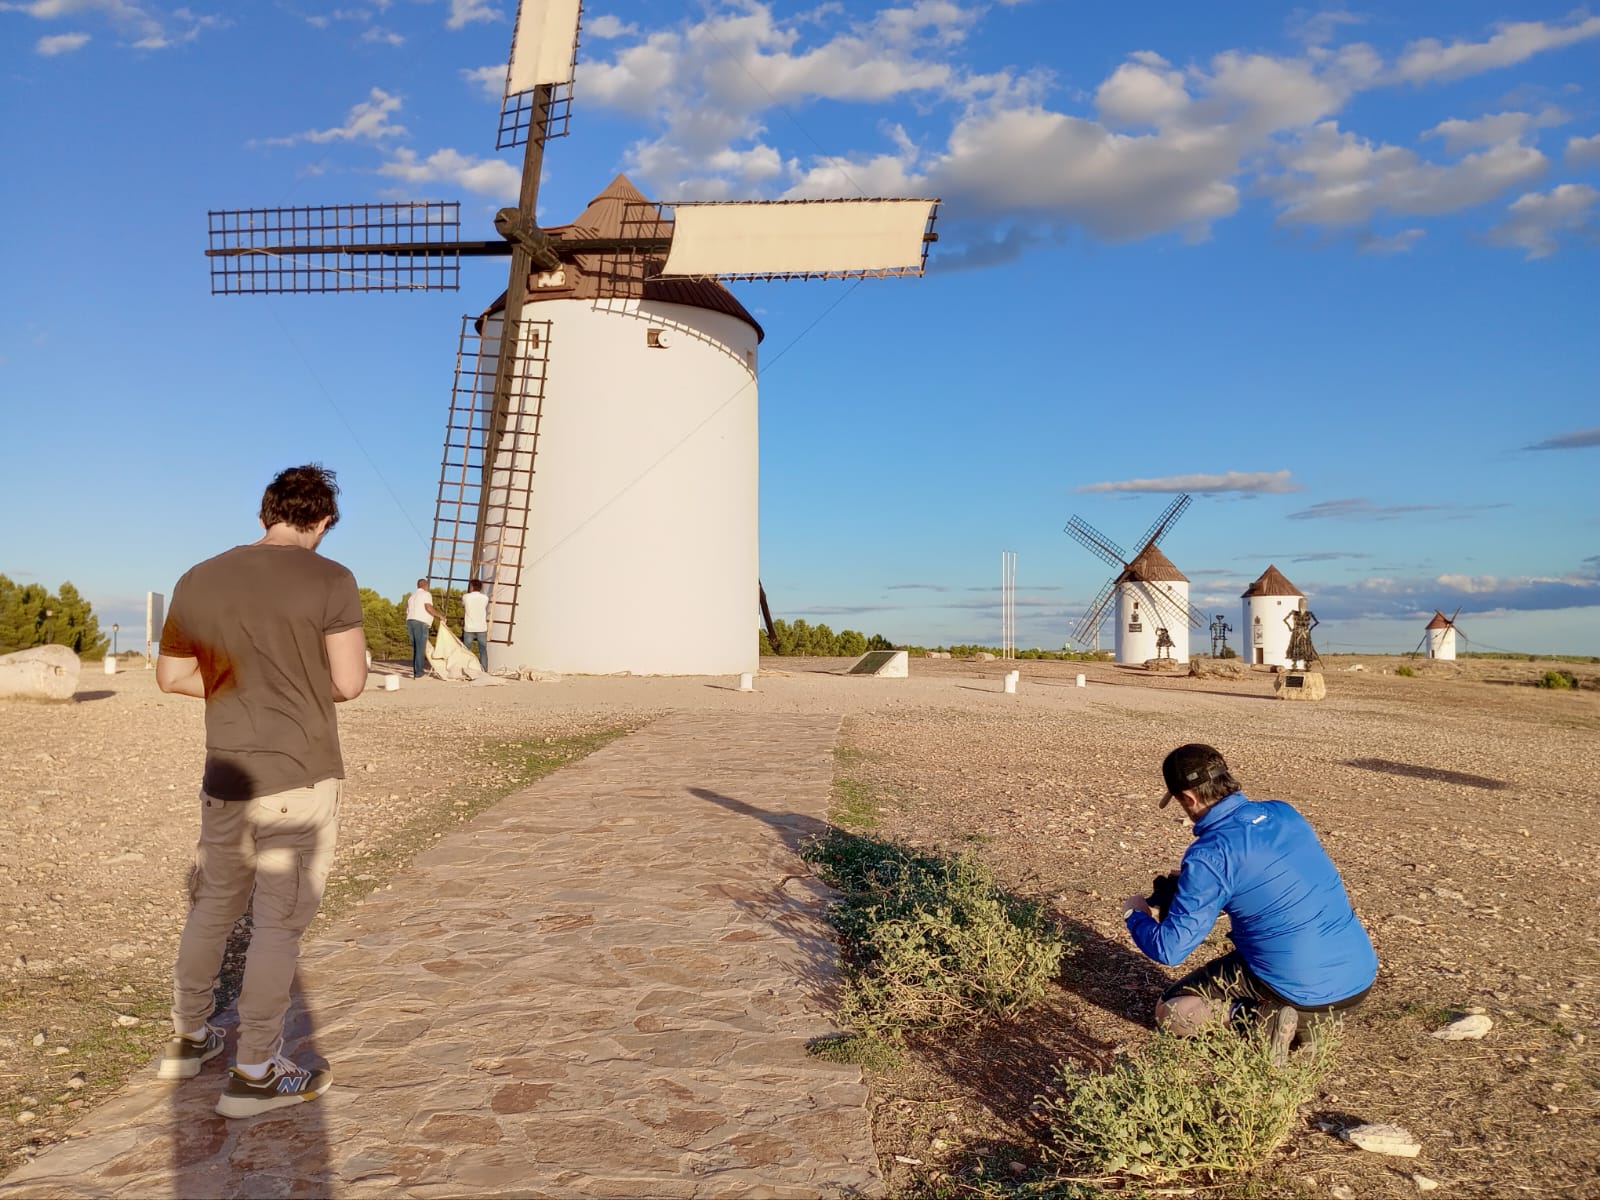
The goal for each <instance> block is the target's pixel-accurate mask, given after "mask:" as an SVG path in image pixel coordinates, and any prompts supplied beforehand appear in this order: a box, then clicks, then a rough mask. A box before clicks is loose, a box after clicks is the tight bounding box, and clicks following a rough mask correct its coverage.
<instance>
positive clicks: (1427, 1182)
mask: <svg viewBox="0 0 1600 1200" xmlns="http://www.w3.org/2000/svg"><path fill="white" fill-rule="evenodd" d="M1411 1182H1412V1183H1414V1184H1415V1185H1416V1187H1417V1191H1419V1192H1431V1191H1433V1189H1434V1188H1436V1187H1438V1186H1439V1181H1438V1180H1437V1179H1429V1178H1428V1177H1427V1176H1426V1175H1416V1174H1413V1175H1412V1176H1411Z"/></svg>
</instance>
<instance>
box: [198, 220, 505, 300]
mask: <svg viewBox="0 0 1600 1200" xmlns="http://www.w3.org/2000/svg"><path fill="white" fill-rule="evenodd" d="M207 216H208V218H209V221H210V230H209V232H210V244H209V246H208V247H207V249H206V257H207V258H209V259H210V260H211V292H212V294H213V295H244V294H251V293H254V294H261V293H282V292H437V291H450V292H453V291H456V290H457V289H458V288H459V286H460V266H461V256H462V255H463V254H466V255H475V254H505V253H507V252H508V251H507V249H505V248H502V247H503V245H504V244H503V243H501V244H500V245H493V244H490V243H485V242H474V243H464V242H461V241H460V240H459V237H460V233H461V205H460V204H459V203H458V202H456V201H454V200H450V201H428V202H421V201H419V202H416V203H399V204H326V205H315V206H311V207H304V208H225V209H212V210H211V211H210V212H209V213H208V214H207Z"/></svg>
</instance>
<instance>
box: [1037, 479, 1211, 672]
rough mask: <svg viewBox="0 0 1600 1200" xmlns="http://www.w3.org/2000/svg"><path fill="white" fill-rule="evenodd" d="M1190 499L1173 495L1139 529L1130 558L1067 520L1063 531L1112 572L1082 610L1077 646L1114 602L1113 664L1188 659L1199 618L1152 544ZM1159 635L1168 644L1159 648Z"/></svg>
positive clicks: (1178, 576)
mask: <svg viewBox="0 0 1600 1200" xmlns="http://www.w3.org/2000/svg"><path fill="white" fill-rule="evenodd" d="M1191 499H1192V497H1190V496H1187V495H1184V496H1179V497H1178V498H1177V499H1176V500H1174V501H1173V502H1172V503H1171V504H1169V505H1168V506H1167V508H1166V511H1165V512H1163V513H1162V514H1161V515H1160V516H1159V517H1157V518H1156V520H1155V523H1154V524H1153V525H1151V526H1150V528H1149V529H1148V530H1146V531H1145V535H1144V537H1143V538H1142V539H1141V540H1140V542H1139V549H1138V551H1137V552H1135V553H1134V555H1133V556H1132V557H1131V558H1130V557H1129V556H1128V555H1127V554H1126V553H1124V552H1123V550H1122V548H1121V547H1120V546H1118V545H1117V544H1116V543H1115V542H1113V541H1112V540H1111V539H1110V538H1108V537H1106V536H1105V535H1104V534H1103V533H1101V532H1100V531H1099V530H1097V529H1095V528H1094V526H1092V525H1090V524H1089V523H1088V522H1086V521H1084V520H1083V519H1082V518H1081V517H1077V516H1074V517H1073V518H1072V519H1071V520H1070V521H1068V522H1067V528H1066V532H1067V533H1068V534H1069V535H1071V536H1072V538H1073V539H1074V540H1076V541H1077V542H1079V543H1080V544H1082V545H1083V546H1085V547H1086V548H1087V549H1088V550H1089V551H1090V552H1091V553H1093V554H1095V555H1096V556H1098V557H1099V558H1102V559H1104V560H1105V561H1106V562H1108V563H1110V564H1111V565H1112V566H1113V567H1116V568H1118V574H1116V575H1113V576H1112V577H1111V578H1110V579H1109V580H1108V581H1107V582H1106V584H1105V586H1104V587H1102V588H1101V589H1100V592H1099V594H1098V595H1097V596H1095V598H1094V601H1093V602H1092V603H1091V604H1090V605H1089V608H1088V611H1087V612H1085V613H1084V615H1083V618H1082V619H1081V620H1080V621H1079V622H1078V625H1077V628H1076V629H1075V630H1074V631H1073V635H1072V639H1073V641H1074V643H1075V644H1077V645H1079V646H1081V645H1083V644H1084V643H1085V642H1087V641H1089V640H1090V639H1091V638H1095V637H1097V636H1098V633H1099V629H1100V624H1101V622H1102V621H1104V620H1105V616H1106V613H1107V612H1108V611H1109V610H1110V606H1111V600H1112V598H1113V597H1115V599H1116V602H1117V603H1116V608H1117V637H1116V647H1117V649H1116V661H1117V662H1119V663H1142V662H1145V661H1146V660H1147V659H1152V658H1164V657H1168V658H1171V659H1173V660H1174V661H1175V662H1180V663H1184V662H1188V661H1189V631H1190V629H1204V628H1205V626H1206V620H1205V616H1204V615H1203V614H1201V613H1197V612H1195V611H1194V610H1193V609H1191V608H1190V607H1189V581H1188V579H1186V578H1185V577H1184V574H1183V572H1182V571H1180V570H1178V568H1177V567H1175V566H1174V565H1173V563H1172V560H1171V559H1169V558H1168V557H1167V556H1166V555H1165V554H1163V553H1162V552H1161V551H1160V549H1158V547H1157V543H1159V542H1160V541H1161V539H1162V538H1163V537H1165V536H1166V535H1167V532H1168V531H1169V530H1170V529H1171V528H1172V526H1173V525H1174V524H1176V523H1177V520H1178V518H1179V517H1181V516H1182V515H1183V514H1184V511H1185V510H1186V509H1187V508H1188V507H1189V504H1190V501H1191ZM1163 632H1165V633H1166V635H1167V637H1168V638H1169V639H1170V641H1171V645H1170V646H1166V647H1163V646H1162V645H1161V634H1162V633H1163Z"/></svg>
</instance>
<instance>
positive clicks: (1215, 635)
mask: <svg viewBox="0 0 1600 1200" xmlns="http://www.w3.org/2000/svg"><path fill="white" fill-rule="evenodd" d="M1232 628H1233V626H1232V625H1229V624H1228V622H1227V621H1226V620H1224V619H1223V616H1222V614H1221V613H1218V614H1217V619H1216V620H1214V621H1212V622H1211V657H1212V658H1227V657H1228V631H1229V630H1231V629H1232Z"/></svg>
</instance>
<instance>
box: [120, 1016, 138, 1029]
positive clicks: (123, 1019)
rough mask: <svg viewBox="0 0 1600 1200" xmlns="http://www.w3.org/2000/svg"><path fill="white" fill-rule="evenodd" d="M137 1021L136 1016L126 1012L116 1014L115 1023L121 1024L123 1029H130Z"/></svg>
mask: <svg viewBox="0 0 1600 1200" xmlns="http://www.w3.org/2000/svg"><path fill="white" fill-rule="evenodd" d="M138 1023H139V1018H138V1017H130V1016H129V1015H128V1014H127V1013H118V1014H117V1024H118V1025H121V1026H122V1027H123V1028H124V1029H132V1028H133V1027H134V1026H135V1025H137V1024H138Z"/></svg>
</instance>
